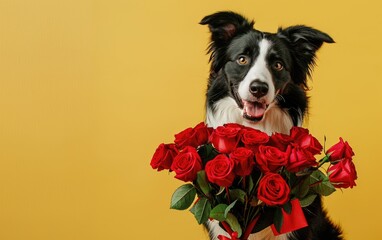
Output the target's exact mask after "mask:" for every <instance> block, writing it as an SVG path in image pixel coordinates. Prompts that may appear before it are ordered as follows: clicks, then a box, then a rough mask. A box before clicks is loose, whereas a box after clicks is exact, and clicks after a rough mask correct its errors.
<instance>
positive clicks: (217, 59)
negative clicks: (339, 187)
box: [200, 12, 342, 240]
mask: <svg viewBox="0 0 382 240" xmlns="http://www.w3.org/2000/svg"><path fill="white" fill-rule="evenodd" d="M200 24H202V25H208V27H209V29H210V32H211V43H210V46H209V53H210V54H211V57H210V61H211V69H210V76H209V81H208V88H207V99H206V110H207V114H206V118H207V119H206V122H207V124H208V126H210V127H214V128H216V127H217V126H220V125H223V124H225V123H239V124H243V125H246V126H250V127H253V128H256V129H259V130H262V131H264V132H266V133H268V134H272V133H274V132H281V133H285V134H289V130H290V129H291V128H292V127H293V126H301V124H302V121H303V118H304V115H305V114H306V113H307V110H308V97H307V95H306V90H307V88H308V87H307V77H308V76H310V73H311V71H312V68H313V66H314V65H315V56H316V51H317V50H318V49H319V48H320V47H321V46H322V44H323V43H324V42H326V43H333V42H334V41H333V39H332V38H331V37H330V36H329V35H328V34H326V33H323V32H321V31H318V30H316V29H313V28H310V27H307V26H304V25H297V26H292V27H288V28H285V29H282V28H279V29H278V31H277V33H268V32H261V31H259V30H256V29H254V28H253V25H254V22H253V21H251V22H250V21H248V20H247V19H246V18H244V17H243V16H241V15H239V14H237V13H233V12H217V13H215V14H212V15H209V16H206V17H204V18H203V19H202V21H201V22H200ZM316 199H317V200H315V202H314V203H313V204H312V205H310V206H309V207H308V208H306V209H304V213H305V215H306V218H307V221H308V224H309V226H308V227H306V228H303V229H300V230H298V231H295V232H292V233H288V234H285V235H282V236H278V237H274V236H273V234H272V231H271V230H270V228H269V227H268V228H266V229H264V230H262V231H260V232H258V233H254V234H252V235H251V237H250V239H279V240H281V239H291V240H292V239H293V240H338V239H342V237H341V235H342V232H341V230H340V228H339V227H338V226H336V225H334V224H333V223H332V222H331V221H330V220H329V219H328V217H327V214H326V212H325V211H324V210H323V207H322V203H321V199H320V198H316ZM206 225H207V228H208V229H209V232H210V237H211V239H217V235H219V234H223V235H224V231H223V230H222V229H221V228H220V227H219V223H217V222H216V221H209V222H208V223H207V224H206Z"/></svg>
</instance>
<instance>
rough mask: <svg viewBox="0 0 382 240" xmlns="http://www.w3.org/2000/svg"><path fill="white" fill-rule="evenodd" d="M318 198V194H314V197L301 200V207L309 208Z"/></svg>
mask: <svg viewBox="0 0 382 240" xmlns="http://www.w3.org/2000/svg"><path fill="white" fill-rule="evenodd" d="M316 197H317V194H312V195H308V196H306V197H305V198H304V199H301V200H300V205H301V207H307V206H309V205H310V204H312V203H313V201H314V199H316Z"/></svg>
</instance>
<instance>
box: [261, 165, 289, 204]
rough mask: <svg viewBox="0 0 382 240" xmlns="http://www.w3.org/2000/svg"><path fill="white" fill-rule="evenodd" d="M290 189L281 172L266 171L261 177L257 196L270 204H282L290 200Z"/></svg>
mask: <svg viewBox="0 0 382 240" xmlns="http://www.w3.org/2000/svg"><path fill="white" fill-rule="evenodd" d="M289 193H290V189H289V186H288V184H287V183H286V181H285V180H284V178H283V177H281V175H280V174H277V173H270V172H269V173H266V174H265V175H264V177H263V178H261V179H260V182H259V187H258V189H257V198H258V199H259V200H261V201H263V202H264V203H265V204H266V205H268V206H280V205H284V204H285V203H287V202H288V201H289Z"/></svg>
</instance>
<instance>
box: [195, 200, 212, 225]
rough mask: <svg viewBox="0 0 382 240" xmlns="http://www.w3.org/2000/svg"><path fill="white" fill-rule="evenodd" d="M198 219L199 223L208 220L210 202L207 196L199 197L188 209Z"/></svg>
mask: <svg viewBox="0 0 382 240" xmlns="http://www.w3.org/2000/svg"><path fill="white" fill-rule="evenodd" d="M190 212H192V213H193V214H194V216H195V218H196V221H198V223H199V224H202V223H205V222H206V221H207V220H208V217H209V216H210V212H211V203H210V202H209V201H208V199H207V198H201V199H199V201H198V202H197V203H196V204H195V205H194V206H193V207H192V208H191V209H190Z"/></svg>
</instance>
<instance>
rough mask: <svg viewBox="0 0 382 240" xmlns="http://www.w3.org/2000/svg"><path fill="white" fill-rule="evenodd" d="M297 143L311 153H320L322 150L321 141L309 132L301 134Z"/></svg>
mask: <svg viewBox="0 0 382 240" xmlns="http://www.w3.org/2000/svg"><path fill="white" fill-rule="evenodd" d="M298 145H300V147H301V148H303V149H306V150H308V151H309V152H311V153H312V154H313V155H316V154H320V153H321V151H322V145H321V143H320V142H319V141H318V140H317V139H316V138H315V137H313V136H312V135H311V134H307V135H305V136H302V137H301V138H300V139H299V140H298Z"/></svg>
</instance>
